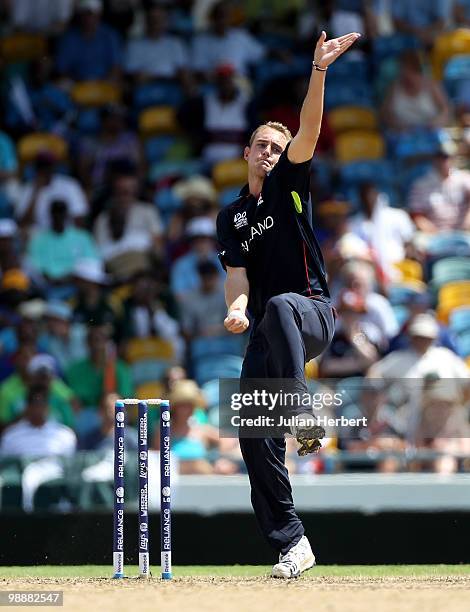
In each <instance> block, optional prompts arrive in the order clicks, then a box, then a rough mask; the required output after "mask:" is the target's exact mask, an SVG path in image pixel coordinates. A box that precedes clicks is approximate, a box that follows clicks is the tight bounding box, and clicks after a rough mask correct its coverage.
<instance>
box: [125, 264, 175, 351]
mask: <svg viewBox="0 0 470 612" xmlns="http://www.w3.org/2000/svg"><path fill="white" fill-rule="evenodd" d="M159 289H160V287H159V283H158V281H157V279H156V278H155V276H154V275H153V274H152V272H151V271H150V270H142V271H141V272H139V273H137V274H136V275H135V277H134V282H133V285H132V292H131V295H130V297H129V298H128V299H127V300H126V301H125V302H124V304H123V311H124V312H123V320H122V325H121V334H120V336H121V338H122V339H124V340H130V339H132V338H152V337H157V338H161V339H162V340H167V341H168V342H170V343H171V345H172V346H173V351H174V354H175V358H176V360H177V361H182V359H183V356H184V342H183V339H182V338H181V336H180V329H179V324H178V322H177V321H176V320H175V319H174V318H172V317H171V316H170V315H169V314H168V312H167V310H166V309H165V306H164V304H163V303H162V302H161V301H160V297H159Z"/></svg>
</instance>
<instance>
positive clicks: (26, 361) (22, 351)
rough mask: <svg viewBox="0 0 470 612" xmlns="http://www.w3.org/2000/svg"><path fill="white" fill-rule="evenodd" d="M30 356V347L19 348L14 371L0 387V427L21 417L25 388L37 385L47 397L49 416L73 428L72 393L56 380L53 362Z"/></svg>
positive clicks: (49, 357)
mask: <svg viewBox="0 0 470 612" xmlns="http://www.w3.org/2000/svg"><path fill="white" fill-rule="evenodd" d="M34 353H35V348H34V346H33V345H30V344H23V345H21V346H20V348H19V349H18V352H17V354H16V358H15V365H16V372H15V373H14V374H12V375H11V376H9V377H8V378H7V379H6V380H5V381H4V382H3V383H2V384H1V385H0V426H4V425H7V424H9V423H11V422H13V421H16V420H17V419H18V418H19V417H21V416H22V414H23V412H24V408H25V405H26V397H27V394H28V390H29V388H30V387H31V386H32V385H37V384H41V385H42V386H44V387H45V388H46V390H47V393H48V396H49V406H50V409H51V416H52V417H53V418H54V419H55V420H56V421H59V422H60V423H63V424H64V425H67V426H68V427H73V425H74V420H75V419H74V408H75V409H77V408H78V403H77V400H76V399H75V397H74V393H73V391H72V390H71V389H70V388H69V387H67V385H66V384H65V383H64V382H63V381H62V380H60V378H57V377H56V375H55V364H54V360H53V358H52V357H51V356H50V355H46V354H38V355H35V354H34Z"/></svg>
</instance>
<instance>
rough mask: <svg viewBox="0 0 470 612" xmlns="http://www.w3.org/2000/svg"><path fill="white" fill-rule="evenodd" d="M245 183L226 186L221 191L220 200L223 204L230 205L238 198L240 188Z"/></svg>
mask: <svg viewBox="0 0 470 612" xmlns="http://www.w3.org/2000/svg"><path fill="white" fill-rule="evenodd" d="M242 187H243V185H237V186H236V187H226V188H225V189H222V191H221V192H220V193H219V202H220V205H221V206H228V205H229V204H231V203H232V202H233V201H234V200H236V199H237V198H238V196H239V194H240V190H241V188H242Z"/></svg>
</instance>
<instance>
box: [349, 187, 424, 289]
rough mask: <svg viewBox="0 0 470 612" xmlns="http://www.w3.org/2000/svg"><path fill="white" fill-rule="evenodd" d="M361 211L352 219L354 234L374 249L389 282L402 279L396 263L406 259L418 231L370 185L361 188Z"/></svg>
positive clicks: (406, 215) (403, 212)
mask: <svg viewBox="0 0 470 612" xmlns="http://www.w3.org/2000/svg"><path fill="white" fill-rule="evenodd" d="M360 198H361V207H362V211H361V212H360V213H358V214H357V215H356V216H355V217H354V218H353V219H352V220H351V225H350V228H351V231H352V232H353V234H355V235H356V236H359V238H362V240H364V242H366V243H367V244H368V246H369V248H370V249H371V251H372V253H373V255H374V257H375V260H376V261H377V263H378V264H379V265H380V268H381V270H382V272H383V273H384V275H385V277H386V279H387V280H390V281H394V280H399V278H400V273H399V271H398V269H397V268H396V267H395V266H394V264H395V263H398V262H399V261H402V260H403V259H405V258H406V246H407V244H408V243H409V242H411V240H412V238H413V234H414V231H415V228H414V225H413V222H412V221H411V219H410V217H409V215H408V213H407V212H406V211H405V210H402V209H400V208H392V207H391V206H389V204H388V198H387V196H386V195H385V194H383V193H380V192H379V191H378V190H377V188H376V187H375V185H374V184H373V183H371V182H365V183H363V184H362V185H361V188H360Z"/></svg>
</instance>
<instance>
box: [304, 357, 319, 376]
mask: <svg viewBox="0 0 470 612" xmlns="http://www.w3.org/2000/svg"><path fill="white" fill-rule="evenodd" d="M305 376H306V378H318V361H317V360H316V359H311V360H310V361H308V362H307V363H306V364H305Z"/></svg>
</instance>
